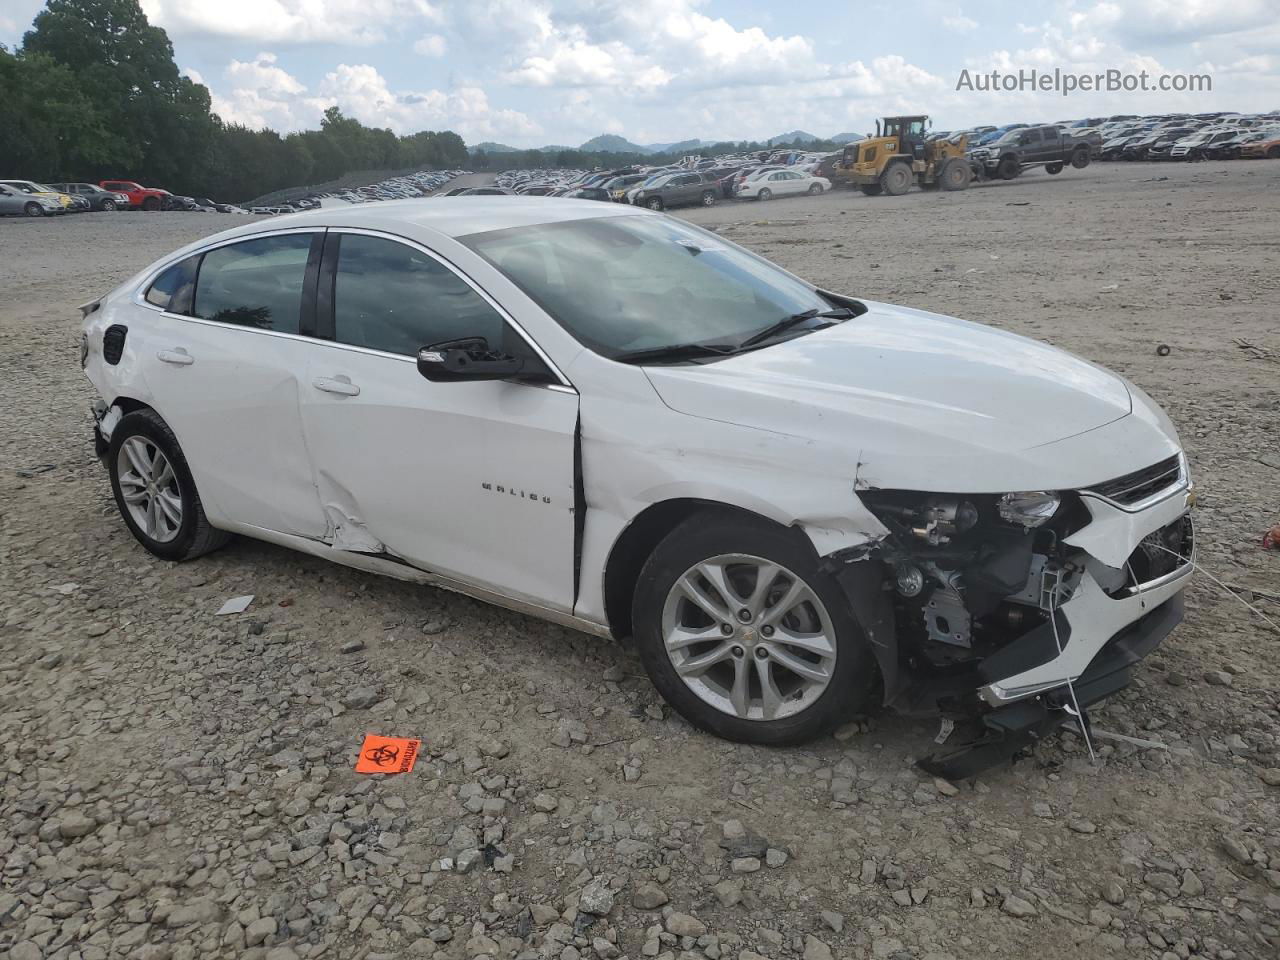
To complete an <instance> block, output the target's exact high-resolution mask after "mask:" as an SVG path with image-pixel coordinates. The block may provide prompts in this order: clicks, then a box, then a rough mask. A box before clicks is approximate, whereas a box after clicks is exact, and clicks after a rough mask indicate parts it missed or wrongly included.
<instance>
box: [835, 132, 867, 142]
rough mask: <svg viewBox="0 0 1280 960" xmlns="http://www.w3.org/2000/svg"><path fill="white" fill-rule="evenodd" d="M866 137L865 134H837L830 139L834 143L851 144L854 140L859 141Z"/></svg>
mask: <svg viewBox="0 0 1280 960" xmlns="http://www.w3.org/2000/svg"><path fill="white" fill-rule="evenodd" d="M864 137H866V134H865V133H837V134H836V135H835V136H834V137H832V138H831V139H832V140H833V141H835V142H836V143H852V142H853V141H854V140H861V139H863V138H864Z"/></svg>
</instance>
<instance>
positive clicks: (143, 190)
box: [98, 180, 169, 210]
mask: <svg viewBox="0 0 1280 960" xmlns="http://www.w3.org/2000/svg"><path fill="white" fill-rule="evenodd" d="M98 186H100V187H101V188H102V189H103V190H108V191H110V192H112V193H121V194H124V195H125V196H126V197H127V198H128V200H129V209H130V210H162V209H163V208H164V201H165V197H167V196H169V191H167V190H157V189H155V188H154V187H144V186H142V185H141V184H138V183H134V182H133V181H132V180H99V181H98Z"/></svg>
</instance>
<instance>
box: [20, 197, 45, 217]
mask: <svg viewBox="0 0 1280 960" xmlns="http://www.w3.org/2000/svg"><path fill="white" fill-rule="evenodd" d="M22 211H23V212H24V213H25V214H26V215H27V216H28V217H42V216H44V207H42V206H40V204H38V203H36V202H35V201H34V200H32V201H31V202H30V203H28V204H27V205H26V206H25V207H23V208H22Z"/></svg>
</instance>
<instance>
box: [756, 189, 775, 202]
mask: <svg viewBox="0 0 1280 960" xmlns="http://www.w3.org/2000/svg"><path fill="white" fill-rule="evenodd" d="M756 199H757V200H772V199H773V191H772V190H770V189H769V188H768V187H761V188H760V192H759V193H757V194H756Z"/></svg>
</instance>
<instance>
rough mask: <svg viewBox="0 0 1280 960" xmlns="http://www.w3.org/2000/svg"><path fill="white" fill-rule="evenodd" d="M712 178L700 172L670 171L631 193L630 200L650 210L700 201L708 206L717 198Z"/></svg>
mask: <svg viewBox="0 0 1280 960" xmlns="http://www.w3.org/2000/svg"><path fill="white" fill-rule="evenodd" d="M718 193H719V189H718V188H717V187H716V183H715V181H714V180H709V179H708V178H707V177H705V176H703V175H702V174H701V173H672V174H668V175H666V176H664V177H662V178H661V179H660V180H657V181H656V182H654V183H651V184H649V185H647V186H645V187H642V188H641V189H639V190H636V191H634V192H633V193H632V194H631V202H632V203H634V204H638V205H640V206H642V207H648V208H649V209H650V210H666V209H667V208H668V207H679V206H687V205H689V204H694V203H700V204H702V206H704V207H709V206H711V205H712V204H714V203H715V202H716V200H717V199H718Z"/></svg>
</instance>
